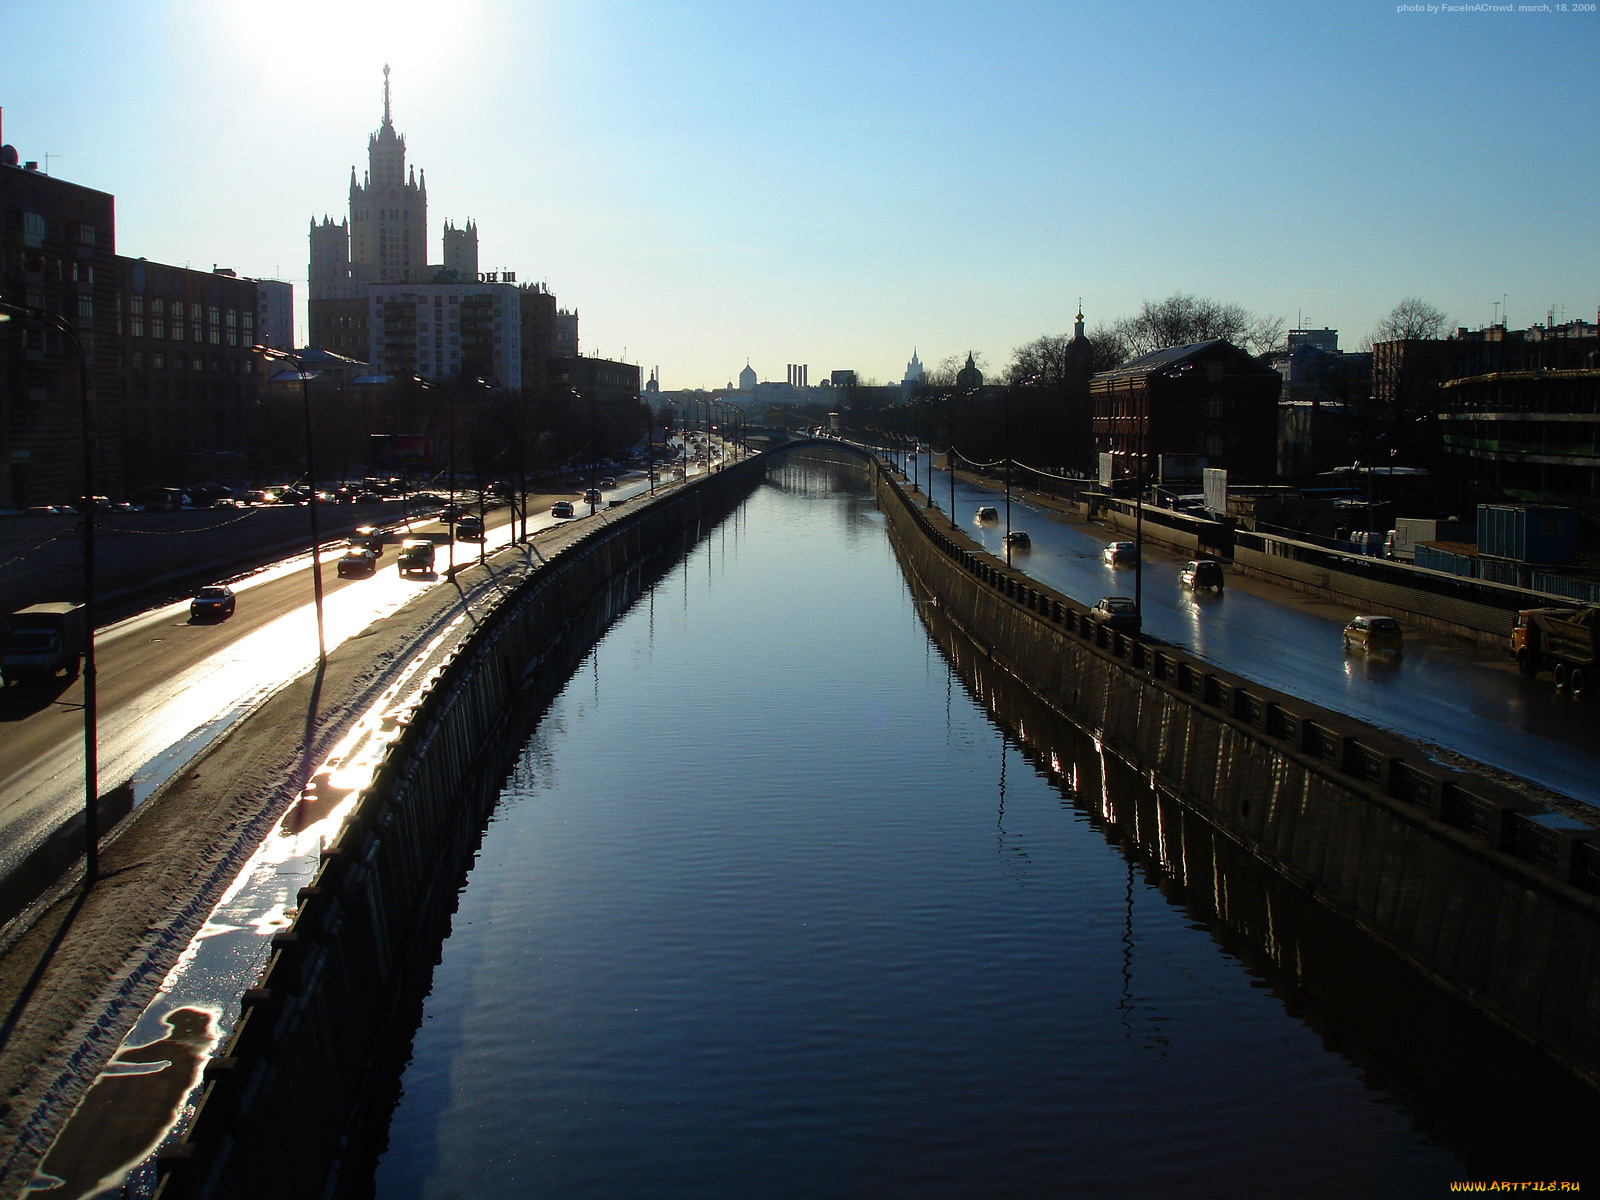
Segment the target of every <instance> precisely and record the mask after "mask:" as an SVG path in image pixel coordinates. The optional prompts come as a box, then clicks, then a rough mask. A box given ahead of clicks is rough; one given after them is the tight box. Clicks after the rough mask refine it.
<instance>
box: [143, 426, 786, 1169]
mask: <svg viewBox="0 0 1600 1200" xmlns="http://www.w3.org/2000/svg"><path fill="white" fill-rule="evenodd" d="M765 465H766V464H765V462H764V460H763V459H760V458H756V459H750V460H747V462H744V463H740V464H738V465H736V466H732V467H728V468H726V469H724V470H723V471H720V472H718V473H715V474H713V475H709V476H705V477H703V478H701V479H699V480H696V481H694V482H691V483H688V484H686V485H684V486H683V487H681V488H678V489H676V490H675V491H674V492H672V493H671V494H669V495H668V496H667V497H665V498H664V499H662V500H659V501H657V502H655V503H650V504H646V505H643V506H641V507H640V508H638V509H637V510H636V511H634V512H633V513H631V514H629V515H628V516H627V517H624V518H622V519H620V520H618V521H616V522H615V523H614V524H610V525H606V526H599V527H597V528H596V529H595V530H594V531H593V532H592V533H591V534H589V535H588V536H586V537H584V538H582V539H580V540H579V541H578V542H576V543H574V544H573V545H571V546H570V547H568V548H567V549H566V550H564V551H563V552H562V553H561V554H559V555H557V556H556V557H554V558H553V559H551V560H550V562H549V563H548V564H547V565H545V566H544V567H542V568H541V569H539V570H538V571H536V572H535V573H534V574H533V575H531V576H529V577H528V579H527V580H526V581H525V582H524V583H523V584H521V585H520V586H519V587H518V588H517V590H516V591H515V592H513V593H512V595H510V596H509V597H507V598H506V599H505V600H503V601H501V602H500V604H499V605H497V606H496V607H495V609H494V610H493V611H492V612H491V613H490V614H488V615H487V616H486V617H484V618H483V619H482V622H481V624H480V626H479V627H478V629H477V630H476V631H475V632H474V634H473V635H472V637H471V638H469V639H468V640H466V641H465V642H464V643H463V644H462V645H461V647H460V648H459V649H458V650H457V651H456V653H455V654H454V655H453V656H452V658H451V659H450V660H449V661H448V662H447V663H446V664H445V665H444V666H443V667H442V668H441V669H440V670H439V672H438V673H437V675H436V677H435V678H434V679H433V680H432V681H430V684H429V687H428V689H427V691H426V693H425V694H424V696H423V698H422V700H421V701H420V702H419V704H418V707H417V709H416V710H415V712H414V714H413V716H412V717H411V719H410V721H409V723H408V726H407V727H406V728H405V729H404V730H403V731H402V733H401V734H400V736H399V737H398V738H397V739H396V740H395V742H394V743H393V744H392V745H391V746H390V747H389V749H388V751H387V753H386V755H385V757H384V759H383V760H382V762H381V764H380V765H379V767H378V768H377V770H376V772H375V774H374V777H373V780H372V782H371V784H370V785H369V786H368V787H366V788H365V789H364V790H363V791H362V793H361V794H360V796H359V797H358V798H357V801H356V804H355V809H354V811H353V812H352V814H351V815H350V817H349V818H348V819H347V820H346V822H345V824H344V826H343V827H342V828H341V829H340V831H339V834H338V836H337V837H336V838H335V839H334V841H333V843H332V844H331V845H329V846H328V847H327V848H326V850H325V851H324V852H323V855H322V865H321V867H320V869H319V870H318V873H317V875H316V877H315V879H314V881H313V882H312V884H311V885H310V886H308V887H305V888H303V889H302V890H301V892H300V895H299V909H298V912H297V913H296V915H295V918H294V921H293V924H292V925H291V926H290V927H289V928H288V929H286V930H284V931H282V932H280V933H278V934H276V935H275V936H274V937H273V939H272V954H271V958H270V960H269V962H268V964H267V966H266V968H265V969H264V971H263V972H262V974H261V977H260V979H259V980H258V983H257V986H255V987H254V988H251V989H250V990H249V991H248V992H246V993H245V995H244V997H243V999H242V1003H241V1009H242V1015H241V1017H240V1019H239V1021H238V1023H237V1024H236V1025H235V1027H234V1030H233V1033H232V1035H231V1036H230V1037H229V1039H228V1040H227V1042H226V1043H225V1044H224V1045H223V1047H222V1048H221V1049H220V1051H219V1052H218V1054H217V1055H216V1056H215V1057H214V1058H213V1059H212V1061H211V1063H210V1064H209V1065H208V1066H207V1068H206V1070H205V1077H204V1083H203V1087H202V1092H201V1096H200V1100H199V1103H198V1106H197V1108H196V1110H195V1114H194V1117H193V1119H192V1120H191V1122H190V1125H189V1129H188V1131H187V1133H186V1134H185V1136H184V1138H183V1140H182V1141H181V1142H179V1143H177V1144H175V1145H173V1146H171V1147H168V1148H166V1149H164V1150H163V1151H162V1154H161V1157H160V1159H159V1162H158V1169H159V1176H160V1183H159V1185H158V1190H157V1192H156V1195H157V1196H159V1197H161V1200H175V1198H177V1197H213V1196H215V1197H224V1196H226V1197H246V1198H249V1197H260V1198H261V1200H302V1198H304V1200H313V1198H318V1197H322V1196H324V1195H326V1194H329V1193H330V1188H333V1189H336V1188H337V1185H338V1180H339V1178H340V1176H341V1172H342V1171H343V1172H351V1171H353V1172H354V1173H355V1174H357V1175H359V1174H360V1172H361V1171H362V1170H363V1169H364V1168H365V1167H366V1166H367V1165H369V1164H366V1163H364V1162H363V1161H362V1159H363V1156H364V1155H365V1154H366V1153H367V1150H366V1147H368V1146H369V1145H370V1140H369V1138H368V1136H367V1135H368V1133H369V1131H370V1128H371V1127H374V1126H376V1127H379V1128H381V1127H382V1126H383V1124H384V1123H385V1122H386V1121H387V1117H388V1111H387V1108H386V1107H385V1099H386V1098H385V1097H381V1096H380V1097H377V1098H375V1097H374V1089H373V1087H372V1081H373V1080H374V1078H379V1079H381V1078H382V1077H384V1075H385V1072H387V1073H388V1075H389V1076H390V1077H393V1076H394V1075H395V1074H397V1070H398V1064H396V1063H394V1062H392V1061H390V1060H389V1059H388V1055H390V1054H392V1053H393V1047H394V1046H395V1044H396V1037H397V1035H398V1037H399V1038H400V1040H401V1041H403V1040H404V1038H405V1037H406V1036H407V1035H409V1033H410V1031H411V1028H412V1025H413V1024H414V1020H415V1016H416V1013H415V1006H416V1005H417V1004H418V1003H420V999H421V997H422V996H423V995H424V994H425V992H426V988H427V983H428V979H429V976H430V974H431V971H432V968H433V963H434V961H435V955H436V952H437V948H438V945H439V943H440V941H441V939H442V937H443V936H444V934H445V932H446V931H447V929H448V922H449V919H450V915H451V913H452V912H453V911H454V908H455V902H456V895H457V886H458V884H459V881H460V878H461V875H462V873H463V872H464V871H465V869H466V867H467V865H468V864H469V862H470V860H471V856H472V854H473V852H474V850H475V848H476V845H477V843H478V840H479V838H480V837H481V835H482V829H483V822H484V821H485V819H486V818H487V815H488V813H489V810H490V809H491V808H492V806H493V804H494V803H495V800H496V798H497V797H498V795H499V791H500V788H501V786H502V784H503V783H504V779H505V772H506V770H507V769H508V768H509V766H510V762H511V760H512V758H513V757H514V756H515V754H516V753H517V751H518V749H519V748H520V746H521V743H522V740H523V738H524V737H525V735H526V731H527V730H528V729H529V728H531V726H532V724H533V722H534V720H536V718H537V716H538V714H539V713H540V712H541V711H543V709H544V707H545V706H546V705H547V704H548V703H549V701H550V700H551V698H553V697H554V696H555V695H556V693H557V692H558V691H559V690H560V688H561V687H562V686H564V685H565V683H566V680H567V678H568V677H569V676H570V674H571V672H572V670H573V669H575V668H576V667H577V665H578V663H579V662H580V661H581V660H582V657H583V655H584V654H585V653H587V652H588V650H589V648H590V647H591V646H592V645H593V644H594V642H595V641H596V640H597V639H598V638H599V636H600V635H601V634H602V633H603V632H604V631H605V629H606V627H607V626H608V625H609V624H610V623H611V622H612V621H613V620H614V619H615V618H616V617H617V616H619V615H620V614H621V613H622V612H623V611H624V609H626V607H627V606H628V605H629V604H630V603H632V601H633V600H634V599H635V598H636V597H637V596H638V595H640V594H641V592H642V591H643V590H644V589H645V588H646V587H648V586H649V585H650V584H651V583H653V582H654V580H655V579H656V578H658V577H659V575H660V574H661V573H663V572H664V571H665V570H666V569H667V568H668V567H670V565H671V564H672V563H673V562H675V561H676V560H677V558H678V557H679V556H680V555H681V554H682V552H683V551H684V550H685V549H687V548H688V547H689V546H691V545H693V543H694V541H695V540H696V539H698V538H699V537H700V536H702V534H703V533H705V532H708V531H709V530H710V528H711V527H712V526H713V525H714V524H715V523H716V522H717V521H719V520H721V519H722V517H724V516H725V515H726V514H727V513H729V512H731V511H732V510H733V508H734V507H736V506H737V504H738V503H739V502H740V501H741V500H743V498H744V497H745V496H746V495H747V494H748V493H749V491H750V490H751V489H752V488H753V487H754V486H755V485H756V484H757V483H758V482H759V481H760V479H761V478H762V475H763V473H764V470H765Z"/></svg>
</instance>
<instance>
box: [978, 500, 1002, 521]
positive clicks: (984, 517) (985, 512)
mask: <svg viewBox="0 0 1600 1200" xmlns="http://www.w3.org/2000/svg"><path fill="white" fill-rule="evenodd" d="M999 519H1000V514H999V513H998V512H996V511H995V508H994V505H992V504H985V505H983V506H981V507H980V508H979V509H978V520H980V521H998V520H999Z"/></svg>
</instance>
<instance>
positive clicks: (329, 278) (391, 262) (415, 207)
mask: <svg viewBox="0 0 1600 1200" xmlns="http://www.w3.org/2000/svg"><path fill="white" fill-rule="evenodd" d="M475 233H476V230H474V234H475ZM427 270H428V181H427V174H426V172H424V173H423V174H422V175H421V176H420V177H419V175H418V173H417V170H416V168H415V167H412V168H411V169H410V171H409V172H408V171H407V169H406V139H405V138H404V137H402V136H401V135H400V134H398V133H396V132H395V131H394V118H393V115H392V113H391V110H390V105H389V68H388V67H387V66H385V67H384V68H383V124H382V125H380V126H379V127H378V131H377V132H376V133H374V134H373V135H372V136H371V137H369V138H368V139H367V173H366V178H365V179H364V180H363V181H360V182H358V181H357V179H356V169H355V167H353V166H352V167H351V168H350V216H349V218H348V220H347V221H342V222H340V223H339V224H337V225H336V224H334V223H333V221H332V220H331V219H330V218H328V217H323V218H322V223H321V224H320V225H319V224H318V223H317V222H316V221H315V220H313V221H312V222H311V271H310V282H311V299H312V300H345V299H355V298H356V297H358V296H360V295H363V294H364V291H365V289H364V288H363V286H362V285H364V284H368V283H417V282H422V281H423V280H425V279H426V277H427Z"/></svg>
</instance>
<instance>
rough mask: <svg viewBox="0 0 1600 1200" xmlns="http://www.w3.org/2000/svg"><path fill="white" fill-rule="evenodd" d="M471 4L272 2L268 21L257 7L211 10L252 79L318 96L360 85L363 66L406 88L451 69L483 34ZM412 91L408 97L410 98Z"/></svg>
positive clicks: (240, 0)
mask: <svg viewBox="0 0 1600 1200" xmlns="http://www.w3.org/2000/svg"><path fill="white" fill-rule="evenodd" d="M482 9H483V6H482V4H480V3H479V2H478V0H452V3H450V4H448V5H445V4H440V3H438V2H437V0H279V3H278V4H276V5H274V6H273V9H272V18H271V21H270V22H267V21H263V20H262V9H261V6H260V5H259V4H255V3H250V2H248V0H226V2H225V3H224V4H222V5H219V6H218V7H217V8H216V9H213V10H212V11H213V12H219V13H220V14H221V15H222V18H223V20H224V22H225V30H226V35H227V38H228V41H229V43H230V47H231V50H232V51H233V52H234V53H236V54H237V55H238V56H239V57H240V58H241V59H243V60H244V61H243V62H242V63H241V66H247V67H248V69H249V70H250V71H252V72H253V74H254V77H255V78H257V79H259V80H261V81H262V82H263V83H267V84H269V85H271V86H276V87H280V88H281V87H292V88H300V89H304V91H305V92H306V93H308V94H309V93H315V92H320V93H321V94H322V95H326V91H327V89H328V88H329V87H330V85H332V86H333V87H334V89H335V90H340V89H339V87H338V84H339V83H342V82H344V81H347V80H348V81H350V82H351V83H354V82H356V81H357V80H364V81H366V82H367V83H368V85H369V87H371V86H375V85H372V84H371V80H370V78H368V76H369V75H370V74H371V73H372V72H376V70H377V69H378V67H377V66H372V65H371V64H378V65H379V66H381V64H383V63H391V64H393V65H394V68H395V70H396V71H406V72H411V73H413V74H412V80H411V82H412V85H413V87H414V88H415V86H416V85H417V84H418V83H419V82H420V80H421V78H422V77H425V76H432V75H434V74H435V73H436V72H437V71H438V70H439V69H440V68H441V67H444V68H452V69H453V68H456V67H459V66H460V65H461V64H462V62H463V60H464V58H465V56H466V55H467V53H468V51H469V47H470V46H471V45H472V44H473V43H474V42H475V41H478V40H479V39H480V38H481V37H482V36H483V33H484V30H483V17H484V14H483V11H482ZM413 94H415V93H413Z"/></svg>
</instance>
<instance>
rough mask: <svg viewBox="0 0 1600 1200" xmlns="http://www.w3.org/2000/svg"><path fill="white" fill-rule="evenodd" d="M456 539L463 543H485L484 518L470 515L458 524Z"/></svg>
mask: <svg viewBox="0 0 1600 1200" xmlns="http://www.w3.org/2000/svg"><path fill="white" fill-rule="evenodd" d="M456 537H458V538H460V539H461V540H462V541H463V542H481V541H483V518H482V517H475V516H473V515H471V514H470V513H469V514H467V515H466V516H464V517H462V518H461V519H460V520H458V521H457V522H456Z"/></svg>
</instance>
